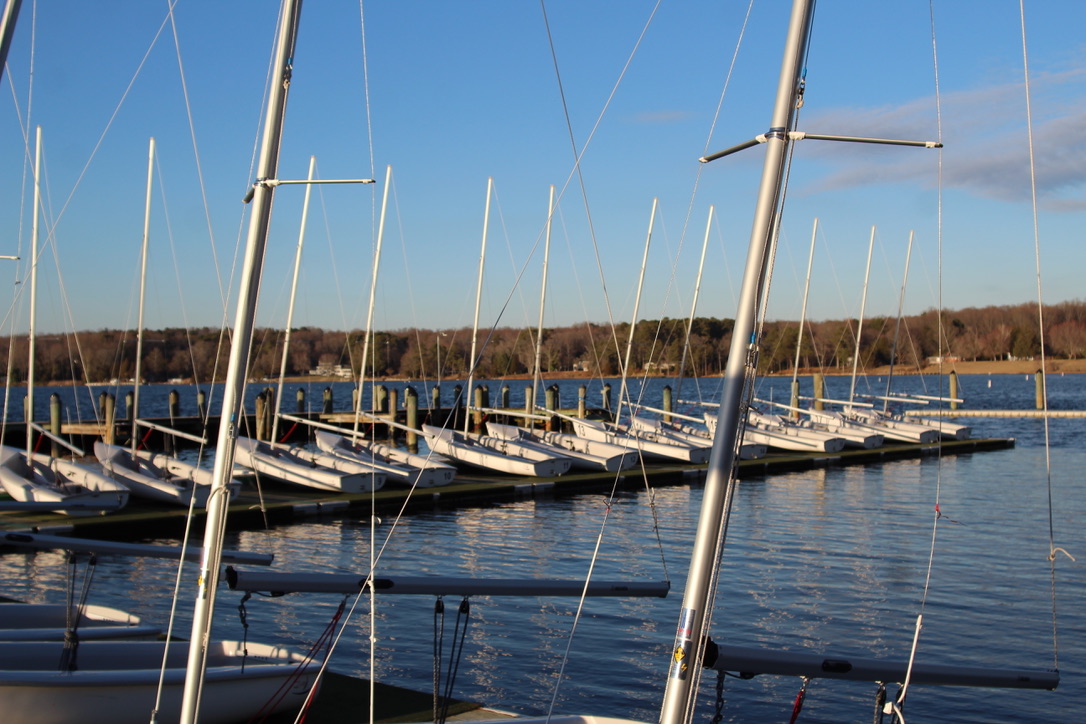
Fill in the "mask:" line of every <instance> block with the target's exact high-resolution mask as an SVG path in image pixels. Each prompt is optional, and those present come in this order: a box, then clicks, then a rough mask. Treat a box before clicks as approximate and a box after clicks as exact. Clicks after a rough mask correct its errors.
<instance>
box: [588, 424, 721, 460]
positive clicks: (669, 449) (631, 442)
mask: <svg viewBox="0 0 1086 724" xmlns="http://www.w3.org/2000/svg"><path fill="white" fill-rule="evenodd" d="M573 430H574V432H576V433H577V434H578V435H580V436H581V437H586V438H589V439H591V440H602V441H604V442H609V443H611V444H613V445H623V446H628V447H631V448H634V449H636V450H638V451H639V452H640V453H641V455H642V456H644V457H646V458H649V459H653V460H670V461H675V460H678V461H680V462H686V463H693V464H695V465H700V464H701V463H704V462H706V461H708V460H709V451H710V450H711V446H712V441H711V440H708V439H706V440H704V441H703V442H704V444H698V443H694V442H692V441H685V440H682V439H680V438H678V437H670V436H665V435H662V434H659V433H653V432H651V431H648V430H636V429H635V430H631V431H630V432H631V434H626V433H625V432H621V431H617V430H612V429H608V427H607V426H606V425H605V424H604V423H602V422H600V421H598V420H583V419H577V420H574V422H573Z"/></svg>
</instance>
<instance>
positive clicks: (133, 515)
mask: <svg viewBox="0 0 1086 724" xmlns="http://www.w3.org/2000/svg"><path fill="white" fill-rule="evenodd" d="M1012 447H1014V440H1013V439H1002V438H990V439H976V440H955V441H944V442H942V443H941V444H933V445H917V444H905V443H901V444H887V445H883V446H882V447H880V448H877V449H874V450H848V449H846V450H844V451H842V452H839V453H832V454H829V453H793V454H771V455H768V456H766V457H764V458H760V459H758V460H743V461H741V462H740V474H741V475H742V476H743V477H761V476H764V475H773V474H776V473H782V472H791V471H795V470H809V469H813V468H822V467H832V466H841V465H871V464H878V463H882V462H889V461H892V460H902V459H915V458H922V457H934V456H936V455H960V454H968V453H974V452H985V451H990V450H1004V449H1007V448H1012ZM705 469H706V466H705V465H691V464H680V463H675V464H663V465H660V464H654V465H650V466H648V467H646V468H645V469H644V471H642V469H641V468H640V467H634V468H632V469H630V470H625V471H623V472H621V473H602V472H601V473H567V474H565V475H562V476H560V477H558V478H554V479H544V478H526V477H521V478H518V477H510V476H501V475H488V474H485V473H476V472H461V473H459V474H458V475H457V477H456V479H455V480H454V481H453V483H452V484H451V485H446V486H443V487H439V488H424V489H419V490H416V491H414V492H413V493H411V494H410V495H409V491H408V490H407V489H406V488H398V487H392V486H385V488H383V489H382V490H379V491H377V492H376V493H363V494H354V495H343V494H340V495H337V494H329V493H327V492H322V491H316V490H306V489H302V488H296V487H286V486H282V485H276V484H264V485H262V486H261V491H260V492H259V493H258V492H257V490H256V487H255V486H254V485H251V484H247V485H245V487H244V488H243V491H242V493H241V495H239V496H238V498H237V499H236V500H235V501H234V502H233V503H232V504H231V505H230V514H229V528H230V529H231V530H245V529H259V528H263V527H266V526H267V525H282V524H289V523H291V522H295V521H298V520H304V519H306V518H310V517H314V516H324V517H345V518H351V517H366V516H368V515H369V514H370V512H371V510H376V511H377V512H385V513H387V512H390V511H398V510H401V509H402V510H403V511H404V512H405V513H408V514H410V513H412V512H417V511H421V510H433V509H434V508H446V507H459V506H468V507H470V506H477V505H488V504H492V503H497V502H504V501H509V500H518V499H523V498H528V497H544V496H550V497H560V496H568V495H581V494H588V493H601V492H607V491H610V490H611V489H613V488H614V489H623V490H631V489H642V488H644V487H645V486H646V485H647V486H651V487H659V486H669V485H691V484H698V483H700V482H702V481H703V480H704V477H705ZM203 516H204V511H203V510H200V511H197V520H196V521H195V525H196V527H197V528H202V519H203ZM185 519H186V511H185V510H184V509H181V508H168V507H165V506H162V505H158V504H155V503H152V502H146V501H143V500H139V499H133V500H130V502H129V504H128V505H127V506H126V507H125V508H124V509H123V510H121V511H119V512H116V513H110V514H108V515H102V516H91V517H85V518H69V517H66V516H60V515H56V514H52V513H44V514H29V513H0V530H3V531H18V530H22V531H33V532H39V533H54V534H72V535H79V536H87V537H101V538H109V539H112V540H122V539H125V538H142V537H147V536H153V537H160V538H161V537H170V536H172V537H179V536H180V535H182V534H183V532H184V527H185V523H186V520H185Z"/></svg>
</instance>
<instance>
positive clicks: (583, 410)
mask: <svg viewBox="0 0 1086 724" xmlns="http://www.w3.org/2000/svg"><path fill="white" fill-rule="evenodd" d="M586 414H588V387H586V386H585V385H581V386H580V387H578V388H577V417H580V418H581V419H584V416H585V415H586Z"/></svg>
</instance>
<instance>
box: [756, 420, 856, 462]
mask: <svg viewBox="0 0 1086 724" xmlns="http://www.w3.org/2000/svg"><path fill="white" fill-rule="evenodd" d="M743 437H744V439H748V440H752V441H754V442H762V443H765V444H766V445H768V446H769V447H775V448H777V449H779V450H792V451H798V452H828V453H835V452H841V451H842V450H844V449H845V440H844V438H841V437H837V436H836V435H833V434H831V433H828V432H823V431H822V430H814V429H812V428H809V427H800V426H798V425H793V424H791V423H789V422H786V421H785V420H783V419H782V418H780V417H778V416H776V415H763V414H761V413H758V412H755V411H753V410H751V411H749V412H748V413H747V426H746V428H745V429H744V432H743Z"/></svg>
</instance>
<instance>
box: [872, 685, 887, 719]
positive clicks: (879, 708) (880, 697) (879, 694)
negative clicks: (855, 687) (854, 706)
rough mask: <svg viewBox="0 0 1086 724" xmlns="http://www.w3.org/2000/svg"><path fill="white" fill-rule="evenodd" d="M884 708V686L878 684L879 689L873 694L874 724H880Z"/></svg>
mask: <svg viewBox="0 0 1086 724" xmlns="http://www.w3.org/2000/svg"><path fill="white" fill-rule="evenodd" d="M885 706H886V684H884V683H882V682H881V681H880V682H879V688H878V690H877V691H876V692H875V720H874V724H882V717H883V709H884V707H885Z"/></svg>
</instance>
